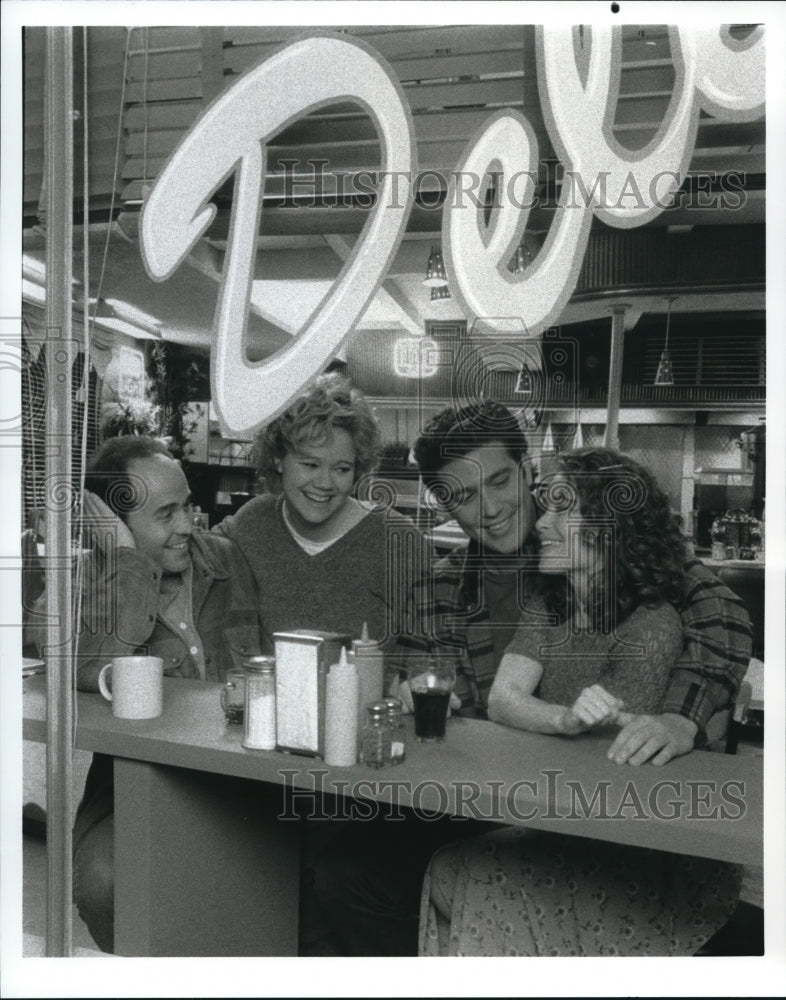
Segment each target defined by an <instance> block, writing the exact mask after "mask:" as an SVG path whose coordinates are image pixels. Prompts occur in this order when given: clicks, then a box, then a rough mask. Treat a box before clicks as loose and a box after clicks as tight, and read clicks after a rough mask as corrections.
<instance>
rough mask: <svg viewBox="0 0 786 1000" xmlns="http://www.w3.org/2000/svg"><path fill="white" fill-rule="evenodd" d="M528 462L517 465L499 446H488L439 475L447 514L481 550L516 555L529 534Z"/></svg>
mask: <svg viewBox="0 0 786 1000" xmlns="http://www.w3.org/2000/svg"><path fill="white" fill-rule="evenodd" d="M531 475H532V473H531V469H530V464H529V460H528V459H526V458H524V459H522V461H521V463H520V464H519V463H517V462H516V461H515V460H514V459H513V458H512V457H511V455H510V454H509V452H508V450H507V448H505V446H504V445H502V444H499V443H497V442H491V443H489V444H487V445H483V446H482V447H481V448H475V449H474V450H473V451H470V452H468V453H467V454H466V455H464V456H462V457H461V458H453V459H451V460H450V461H449V462H447V463H446V464H445V465H443V466H442V468H441V469H440V470H439V478H440V479H441V480H443V482H444V483H445V487H446V493H448V494H449V500H448V502H447V503H446V504H445V507H446V509H447V510H448V511H449V513H450V514H451V515H452V516H453V517H454V518H455V519H456V521H457V522H458V524H459V527H460V528H461V529H462V531H464V532H465V533H466V534H467V535H469V537H470V538H472V539H474V540H475V541H477V542H478V543H479V544H480V545H481V546H482V547H483V548H484V549H485V550H487V551H493V552H499V553H502V554H505V555H507V554H510V553H513V552H517V551H518V549H519V548H520V546H521V544H522V543H523V542H524V541H525V540H526V539H527V538H528V537H529V535H530V534H531V533H532V530H533V527H534V524H535V505H534V503H533V501H532V496H531V494H530V489H529V488H530V485H531V482H530V480H531Z"/></svg>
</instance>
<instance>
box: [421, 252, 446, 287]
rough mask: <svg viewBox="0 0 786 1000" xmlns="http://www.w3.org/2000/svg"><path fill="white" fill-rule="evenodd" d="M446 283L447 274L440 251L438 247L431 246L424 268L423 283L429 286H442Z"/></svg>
mask: <svg viewBox="0 0 786 1000" xmlns="http://www.w3.org/2000/svg"><path fill="white" fill-rule="evenodd" d="M447 283H448V276H447V274H445V263H444V261H443V260H442V251H441V250H440V248H439V247H432V248H431V253H430V254H429V258H428V267H427V268H426V277H425V278H424V279H423V284H424V285H427V286H428V287H429V288H444V287H445V286H446V285H447Z"/></svg>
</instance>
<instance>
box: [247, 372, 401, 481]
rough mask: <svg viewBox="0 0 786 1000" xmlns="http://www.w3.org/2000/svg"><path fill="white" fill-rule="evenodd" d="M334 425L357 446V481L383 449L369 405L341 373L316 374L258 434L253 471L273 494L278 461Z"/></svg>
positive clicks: (317, 440) (324, 434)
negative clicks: (255, 471) (262, 477)
mask: <svg viewBox="0 0 786 1000" xmlns="http://www.w3.org/2000/svg"><path fill="white" fill-rule="evenodd" d="M335 428H340V429H341V430H345V431H347V433H348V434H349V435H350V437H351V438H352V443H353V444H354V446H355V454H356V458H355V482H357V481H358V479H360V478H361V476H363V475H365V474H366V473H368V472H371V471H373V469H374V468H376V465H377V462H378V461H379V454H380V451H381V450H382V432H381V431H380V429H379V424H378V423H377V418H376V417H375V416H374V411H373V410H372V409H371V405H370V404H369V402H368V400H367V399H366V397H365V396H364V395H363V393H361V392H359V391H358V390H357V389H353V388H352V386H351V385H350V383H349V380H348V379H346V378H344V377H343V376H342V375H339V374H337V373H331V374H328V375H320V376H319V377H318V378H317V379H315V380H314V381H313V382H312V383H311V384H310V385H309V386H307V387H306V388H305V389H304V390H303V391H302V393H301V394H300V395H299V396H298V397H297V398H296V399H295V400H294V401H293V402H292V403H290V405H289V406H288V407H287V409H286V410H285V411H284V412H283V413H282V414H281V416H280V417H277V418H276V419H275V420H273V421H272V422H271V423H269V424H268V425H267V427H263V428H262V430H261V431H260V432H259V434H257V437H256V440H255V442H254V458H255V461H256V466H257V472H258V473H259V475H260V476H264V478H265V480H266V483H267V486H268V487H269V488H270V490H271V491H272V492H274V493H277V492H279V491H280V489H281V474H280V473H279V471H278V469H277V468H276V466H277V463H279V462H280V461H281V460H282V459H283V457H284V456H285V455H286V454H288V453H289V452H291V451H295V450H296V449H297V447H298V446H299V445H301V444H304V443H306V442H309V443H311V444H315V443H322V442H324V441H325V440H327V439H329V438H330V435H331V433H332V431H333V430H334V429H335Z"/></svg>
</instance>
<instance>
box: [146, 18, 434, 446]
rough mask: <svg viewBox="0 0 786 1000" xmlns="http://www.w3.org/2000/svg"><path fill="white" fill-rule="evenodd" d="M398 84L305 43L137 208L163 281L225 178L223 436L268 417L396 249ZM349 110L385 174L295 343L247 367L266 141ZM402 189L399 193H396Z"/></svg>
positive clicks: (323, 358) (268, 72)
mask: <svg viewBox="0 0 786 1000" xmlns="http://www.w3.org/2000/svg"><path fill="white" fill-rule="evenodd" d="M400 89H401V88H400V85H399V83H398V80H397V79H396V77H395V76H394V74H393V73H392V71H391V70H390V69H389V67H388V66H387V64H385V63H383V61H382V60H381V58H379V57H378V56H377V55H376V54H375V53H373V52H372V50H371V49H370V48H368V47H367V46H365V45H363V44H362V43H361V44H358V43H357V42H349V41H347V40H345V39H344V38H342V37H339V36H325V35H322V36H317V37H310V38H305V39H301V40H300V41H296V42H294V43H293V44H292V45H288V46H286V47H285V48H284V49H281V50H279V52H277V53H276V54H274V55H273V56H271V57H270V58H269V59H267V60H266V61H265V62H263V63H261V64H260V65H259V66H257V67H256V68H255V69H253V70H251V71H250V72H249V73H246V74H245V75H244V76H243V77H241V78H240V80H238V82H237V83H236V84H235V85H234V86H233V87H232V88H231V89H230V90H228V91H227V92H226V93H225V94H223V95H221V96H220V97H219V98H218V99H217V100H216V101H215V102H214V103H213V104H212V105H211V106H210V107H209V108H208V109H207V111H206V112H205V113H204V114H203V115H202V116H201V117H200V118H199V119H198V121H197V122H196V123H195V124H194V125H193V126H192V128H191V129H190V131H189V132H188V133H187V135H186V136H185V138H184V139H183V141H182V142H181V144H180V146H179V147H178V148H177V149H176V150H175V152H174V153H173V155H172V157H171V158H170V160H169V161H168V163H167V165H166V167H165V168H164V170H163V172H162V173H161V175H160V176H159V178H158V180H157V182H156V184H155V186H154V188H153V190H152V191H151V193H150V195H149V197H148V200H147V202H146V203H145V206H144V209H143V211H142V219H141V225H140V233H139V236H140V245H141V248H142V256H143V259H144V261H145V265H146V267H147V270H148V272H149V274H150V276H151V277H152V278H154V279H156V280H158V281H163V280H164V279H165V278H168V277H169V275H171V274H172V272H173V271H175V270H176V269H177V268H178V267H179V266H180V264H181V263H182V262H183V260H184V258H185V257H186V255H187V254H188V253H189V251H190V250H191V248H192V247H193V246H194V244H195V243H196V241H197V240H198V239H199V238H200V237H201V236H202V234H203V233H204V232H205V230H206V229H207V228H208V226H209V225H210V223H211V222H212V220H213V216H214V215H215V207H214V206H212V205H208V204H207V200H208V198H209V197H210V196H211V195H212V194H213V192H214V191H215V190H216V189H217V188H218V186H219V185H220V184H221V183H223V181H224V180H225V178H226V177H227V176H229V174H230V173H232V172H233V171H234V172H235V173H236V178H235V195H234V201H233V204H232V222H231V229H230V235H229V241H228V246H227V257H226V262H225V267H224V273H223V275H222V279H221V287H220V291H219V300H218V306H217V309H216V319H215V325H214V350H213V354H212V358H211V389H212V399H213V402H214V403H215V407H216V411H217V413H218V416H219V421H220V424H221V430H222V432H223V433H224V434H225V435H230V436H231V435H233V434H234V435H243V434H246V433H251V432H253V431H254V430H255V429H256V428H257V427H258V426H260V425H261V424H263V423H265V422H267V421H268V420H270V419H272V418H273V417H274V416H276V415H277V414H278V413H280V412H281V411H282V410H283V409H284V408H285V407H286V405H287V403H288V402H289V400H290V399H291V398H292V396H293V395H294V394H295V393H296V392H297V391H298V390H299V389H300V387H301V386H302V385H304V384H305V383H306V382H308V381H309V380H310V379H312V378H313V377H314V376H315V375H316V374H317V373H318V372H319V371H320V370H321V369H322V368H323V367H324V366H325V364H326V362H327V361H328V360H329V359H330V358H331V357H332V356H333V355H334V354H335V353H336V351H338V349H339V347H340V346H341V343H342V341H343V340H344V338H345V337H346V336H347V334H348V333H349V332H350V331H351V330H352V328H353V326H354V324H355V323H356V321H357V319H358V317H359V316H361V315H362V314H363V313H364V311H365V310H366V307H367V306H368V304H369V302H370V300H371V298H372V297H373V295H374V294H375V292H376V290H377V288H378V287H379V284H380V282H381V281H382V279H383V277H384V276H385V273H386V272H387V269H388V267H389V265H390V263H391V261H392V259H393V257H394V255H395V252H396V250H397V249H398V245H399V242H400V240H401V236H402V235H403V233H404V229H405V227H406V224H407V218H408V216H409V210H410V207H411V202H412V182H411V180H406V178H411V177H412V176H413V174H414V171H413V169H412V165H413V129H412V121H411V117H410V113H409V107H408V105H407V104H406V102H405V101H404V100H403V98H402V95H401V92H400ZM349 100H351V101H356V102H357V103H359V104H360V105H362V106H363V107H364V108H365V109H366V110H367V111H368V113H369V114H370V116H371V118H372V120H373V121H374V122H375V125H376V128H377V132H378V133H379V139H380V146H381V150H382V169H383V171H384V172H385V177H384V179H383V181H382V183H381V185H380V189H379V192H378V199H377V204H376V207H375V208H374V209H373V210H372V212H371V217H370V219H369V220H368V222H367V223H366V226H365V227H364V232H363V235H362V238H361V239H360V240H358V242H357V243H356V244H355V247H354V248H353V251H352V253H351V254H350V256H349V259H348V260H347V262H346V263H345V265H344V267H343V268H342V271H341V273H340V275H339V276H338V278H337V279H336V281H335V283H334V284H333V286H332V288H331V289H330V291H329V292H328V294H327V295H326V297H325V298H324V299H323V300H322V302H320V304H319V306H318V307H317V308H316V309H315V311H314V312H313V313H312V314H311V316H309V318H308V319H307V320H306V323H305V324H304V326H303V328H302V329H301V330H299V331H298V332H297V334H296V336H295V338H294V340H293V342H292V344H291V345H289V346H288V347H286V348H285V349H284V350H282V351H279V352H278V353H277V354H275V355H274V356H273V357H272V358H269V359H267V360H266V361H263V362H257V363H252V362H249V361H248V360H247V358H246V355H245V350H244V340H245V333H246V324H247V321H248V308H249V299H250V294H251V282H252V279H253V276H254V262H255V259H256V238H257V234H258V233H259V220H260V214H261V210H262V193H263V190H264V184H265V165H266V155H265V143H266V141H267V140H268V139H269V138H271V137H272V136H273V135H274V134H275V133H276V132H279V131H281V129H283V128H284V127H285V126H286V125H287V124H288V123H289V122H291V121H293V120H294V119H296V118H299V117H301V116H302V115H304V114H307V113H308V112H310V111H315V110H316V109H317V108H320V107H323V106H324V105H326V104H331V103H333V102H335V101H349ZM394 180H396V181H397V182H398V186H396V185H395V184H394Z"/></svg>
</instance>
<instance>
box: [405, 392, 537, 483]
mask: <svg viewBox="0 0 786 1000" xmlns="http://www.w3.org/2000/svg"><path fill="white" fill-rule="evenodd" d="M488 444H501V445H502V446H503V447H504V448H505V449H506V451H507V452H508V454H509V455H510V457H511V458H512V459H513V461H514V462H516V464H518V463H519V462H520V461H521V459H522V458H523V457H524V456H525V455H526V454H527V440H526V438H525V437H524V434H523V432H522V430H521V427H520V426H519V422H518V420H516V418H515V416H514V415H513V414H512V413H511V411H510V410H509V409H508V408H507V406H503V404H502V403H497V402H495V401H494V400H492V399H486V400H483V401H482V402H480V403H475V404H471V405H469V406H462V407H460V408H459V409H456V407H454V406H448V407H446V408H445V409H444V410H441V411H440V412H439V413H438V414H437V415H436V416H435V417H432V419H431V420H430V421H429V422H428V423H427V424H426V426H425V427H424V428H423V431H422V433H421V434H420V436H419V437H418V439H417V441H416V442H415V447H414V449H413V453H414V456H415V461H416V462H417V464H418V469H419V470H420V475H421V478H422V480H423V483H424V484H425V485H426V486H429V487H434V486H438V485H439V482H440V475H439V473H440V470H441V469H442V467H443V466H444V465H447V463H448V462H450V461H451V460H452V459H454V458H463V457H464V456H465V455H467V454H469V452H471V451H474V450H475V449H476V448H482V447H483V446H484V445H488Z"/></svg>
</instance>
